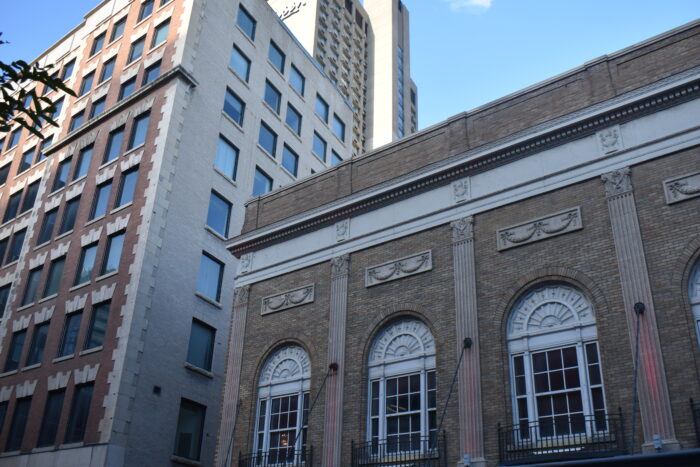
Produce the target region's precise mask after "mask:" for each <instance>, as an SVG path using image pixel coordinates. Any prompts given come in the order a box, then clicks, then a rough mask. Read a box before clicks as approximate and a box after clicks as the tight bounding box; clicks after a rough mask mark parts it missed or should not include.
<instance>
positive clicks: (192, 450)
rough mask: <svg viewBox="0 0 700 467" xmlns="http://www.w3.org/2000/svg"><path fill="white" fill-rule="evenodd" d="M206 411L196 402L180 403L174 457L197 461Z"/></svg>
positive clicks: (185, 401)
mask: <svg viewBox="0 0 700 467" xmlns="http://www.w3.org/2000/svg"><path fill="white" fill-rule="evenodd" d="M206 411H207V408H206V407H205V406H203V405H200V404H197V403H196V402H192V401H189V400H187V399H182V400H181V401H180V414H179V415H178V417H177V434H176V435H175V455H176V456H178V457H184V458H186V459H192V460H196V461H198V460H199V456H200V450H201V448H202V432H203V431H204V415H205V413H206Z"/></svg>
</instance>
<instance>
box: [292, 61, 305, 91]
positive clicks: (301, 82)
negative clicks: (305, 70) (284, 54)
mask: <svg viewBox="0 0 700 467" xmlns="http://www.w3.org/2000/svg"><path fill="white" fill-rule="evenodd" d="M289 84H291V85H292V88H294V90H295V91H296V92H298V93H299V94H301V95H302V96H303V95H304V87H305V85H306V78H304V75H302V74H301V72H300V71H299V70H297V67H295V66H294V65H292V71H291V72H290V73H289Z"/></svg>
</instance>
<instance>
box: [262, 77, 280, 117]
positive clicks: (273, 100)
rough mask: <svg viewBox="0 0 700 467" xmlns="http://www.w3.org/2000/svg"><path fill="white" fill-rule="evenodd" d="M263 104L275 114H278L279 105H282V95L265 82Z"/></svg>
mask: <svg viewBox="0 0 700 467" xmlns="http://www.w3.org/2000/svg"><path fill="white" fill-rule="evenodd" d="M265 103H266V104H267V105H269V106H270V107H272V110H274V111H275V112H277V113H280V105H281V104H282V94H281V93H280V92H279V91H278V90H277V88H276V87H274V86H273V85H272V84H270V82H269V81H266V82H265Z"/></svg>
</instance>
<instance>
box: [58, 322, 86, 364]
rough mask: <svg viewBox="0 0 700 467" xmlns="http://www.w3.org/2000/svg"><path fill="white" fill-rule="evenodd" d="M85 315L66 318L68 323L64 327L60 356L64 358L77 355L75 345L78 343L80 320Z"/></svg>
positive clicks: (59, 350)
mask: <svg viewBox="0 0 700 467" xmlns="http://www.w3.org/2000/svg"><path fill="white" fill-rule="evenodd" d="M82 317H83V313H82V312H81V311H80V312H77V313H73V314H71V315H68V316H66V323H65V325H64V326H63V334H62V336H61V345H60V346H59V349H58V356H59V357H63V356H66V355H71V354H73V353H75V345H76V343H77V342H78V332H79V331H80V320H81V318H82Z"/></svg>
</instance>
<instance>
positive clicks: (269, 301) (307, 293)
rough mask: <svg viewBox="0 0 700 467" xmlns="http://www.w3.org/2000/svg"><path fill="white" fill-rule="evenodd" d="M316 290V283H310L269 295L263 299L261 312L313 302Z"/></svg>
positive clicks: (266, 312)
mask: <svg viewBox="0 0 700 467" xmlns="http://www.w3.org/2000/svg"><path fill="white" fill-rule="evenodd" d="M314 292H315V285H314V284H309V285H305V286H303V287H298V288H296V289H292V290H288V291H286V292H282V293H279V294H275V295H269V296H267V297H265V298H263V299H262V305H261V307H260V314H261V315H267V314H270V313H275V312H278V311H282V310H288V309H290V308H294V307H297V306H301V305H305V304H307V303H312V302H313V301H314Z"/></svg>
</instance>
